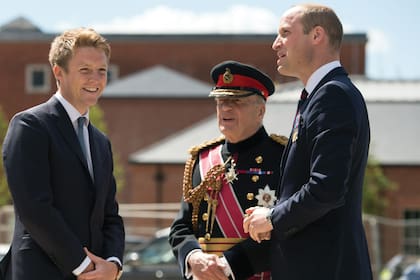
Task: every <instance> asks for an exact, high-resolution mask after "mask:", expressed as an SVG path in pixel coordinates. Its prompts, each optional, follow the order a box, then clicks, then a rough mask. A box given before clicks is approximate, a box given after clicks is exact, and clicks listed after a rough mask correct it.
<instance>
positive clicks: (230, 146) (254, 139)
mask: <svg viewBox="0 0 420 280" xmlns="http://www.w3.org/2000/svg"><path fill="white" fill-rule="evenodd" d="M267 136H268V134H267V132H266V131H265V128H264V126H261V128H260V129H259V130H258V131H257V132H256V133H255V134H254V135H252V136H251V137H249V138H247V139H245V140H243V141H240V142H238V143H230V142H228V141H227V140H226V141H225V144H224V146H225V149H226V151H227V152H228V153H230V154H233V153H237V152H241V151H244V150H249V149H250V148H251V147H253V146H255V145H256V144H257V143H258V142H260V141H261V140H262V139H264V137H267Z"/></svg>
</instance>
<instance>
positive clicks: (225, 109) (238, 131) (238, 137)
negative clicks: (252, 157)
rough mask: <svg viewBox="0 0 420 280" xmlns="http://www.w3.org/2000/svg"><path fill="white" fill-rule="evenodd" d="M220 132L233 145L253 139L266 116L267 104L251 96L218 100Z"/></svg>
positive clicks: (255, 96)
mask: <svg viewBox="0 0 420 280" xmlns="http://www.w3.org/2000/svg"><path fill="white" fill-rule="evenodd" d="M216 108H217V121H218V125H219V130H220V132H221V133H223V135H224V136H225V137H226V139H227V140H228V141H229V142H231V143H237V142H239V141H242V140H245V139H247V138H249V137H251V136H252V135H253V134H255V133H256V132H257V130H258V129H259V128H260V127H261V125H262V121H263V117H264V114H265V102H264V100H263V99H262V98H261V97H259V96H257V95H251V96H248V97H240V98H233V97H228V98H222V97H217V98H216Z"/></svg>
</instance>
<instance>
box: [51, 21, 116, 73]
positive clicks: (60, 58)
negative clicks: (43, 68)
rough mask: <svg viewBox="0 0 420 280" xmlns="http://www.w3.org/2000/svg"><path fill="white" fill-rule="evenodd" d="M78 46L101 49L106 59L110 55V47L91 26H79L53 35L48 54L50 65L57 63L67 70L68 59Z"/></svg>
mask: <svg viewBox="0 0 420 280" xmlns="http://www.w3.org/2000/svg"><path fill="white" fill-rule="evenodd" d="M80 47H94V48H98V49H102V50H103V51H104V53H105V55H106V57H107V59H108V61H109V59H110V57H111V47H110V45H109V43H108V42H107V40H106V39H105V38H104V37H102V36H101V35H100V34H99V33H97V32H96V31H95V30H93V29H92V28H84V27H81V28H76V29H70V30H67V31H64V32H63V33H62V34H60V35H58V36H57V37H55V39H54V40H53V41H52V43H51V48H50V53H49V55H48V59H49V62H50V64H51V67H54V66H55V65H57V66H60V67H61V68H63V69H64V70H67V64H68V61H69V60H70V59H71V58H72V56H73V54H74V51H75V50H76V49H77V48H80Z"/></svg>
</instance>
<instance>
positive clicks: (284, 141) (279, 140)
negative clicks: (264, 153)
mask: <svg viewBox="0 0 420 280" xmlns="http://www.w3.org/2000/svg"><path fill="white" fill-rule="evenodd" d="M270 138H271V139H273V140H274V142H277V143H279V144H281V145H283V146H286V145H287V142H288V141H289V138H287V137H286V136H283V135H278V134H270Z"/></svg>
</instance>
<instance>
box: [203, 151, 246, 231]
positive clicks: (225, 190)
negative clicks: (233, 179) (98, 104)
mask: <svg viewBox="0 0 420 280" xmlns="http://www.w3.org/2000/svg"><path fill="white" fill-rule="evenodd" d="M221 150H222V145H219V146H216V147H214V148H212V149H209V150H206V151H204V152H202V153H200V175H201V178H202V179H203V178H204V177H205V176H206V174H207V172H208V171H209V170H210V168H212V167H213V166H215V165H218V164H223V157H222V153H221ZM221 183H222V189H221V190H220V192H219V194H218V198H217V200H218V206H217V209H216V222H217V224H218V225H219V228H220V230H221V231H222V233H223V235H224V236H225V237H229V238H241V237H242V238H245V237H248V236H249V235H248V234H246V233H245V232H244V230H243V226H242V220H243V215H244V214H243V210H242V207H241V205H240V204H239V201H238V200H237V198H236V195H235V192H234V191H233V188H232V186H231V185H230V184H229V183H228V182H227V181H226V180H224V179H222V181H221Z"/></svg>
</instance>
